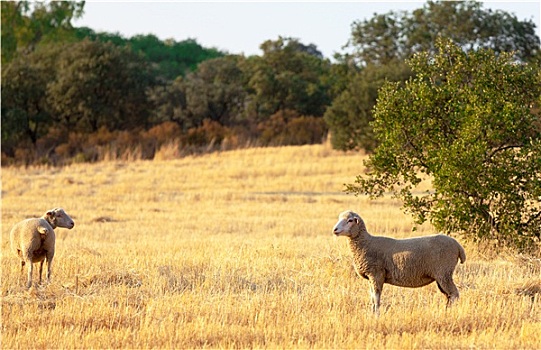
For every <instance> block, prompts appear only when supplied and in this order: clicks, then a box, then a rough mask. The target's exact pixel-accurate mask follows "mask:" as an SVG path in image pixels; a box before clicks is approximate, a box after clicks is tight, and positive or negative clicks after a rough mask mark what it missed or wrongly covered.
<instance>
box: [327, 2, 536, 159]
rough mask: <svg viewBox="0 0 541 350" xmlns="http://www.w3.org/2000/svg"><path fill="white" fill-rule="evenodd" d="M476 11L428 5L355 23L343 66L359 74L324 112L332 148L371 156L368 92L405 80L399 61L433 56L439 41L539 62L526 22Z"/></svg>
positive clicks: (372, 98)
mask: <svg viewBox="0 0 541 350" xmlns="http://www.w3.org/2000/svg"><path fill="white" fill-rule="evenodd" d="M482 6H483V4H482V3H481V2H474V1H441V2H434V1H428V2H427V3H426V4H425V5H424V6H423V7H422V8H420V9H417V10H415V11H413V12H412V13H410V12H389V13H387V14H381V15H375V16H374V17H373V18H371V19H369V20H364V21H359V22H355V23H354V24H353V27H352V35H351V39H350V43H349V44H350V46H351V47H353V48H354V51H355V52H354V53H353V54H352V55H351V57H350V58H349V61H350V62H351V61H354V62H355V63H356V64H357V65H358V67H359V69H360V70H361V72H360V73H357V74H355V75H352V77H353V78H352V79H350V81H349V84H347V85H346V87H345V89H344V90H343V92H342V93H341V94H340V95H339V96H338V97H337V98H335V99H334V100H333V102H332V105H331V107H330V108H329V109H328V110H327V112H326V115H325V119H326V121H327V123H328V124H329V129H330V130H331V134H332V136H333V138H332V142H333V147H335V148H337V149H343V150H347V149H357V148H361V149H365V150H367V151H371V150H372V149H373V147H374V146H376V145H377V139H375V138H374V133H373V130H372V127H371V126H370V122H371V121H372V119H373V116H372V110H373V107H374V104H375V103H376V96H377V94H375V93H373V91H374V89H376V90H377V88H379V86H381V84H382V83H383V81H384V80H385V79H387V80H390V81H403V80H405V79H406V78H408V77H409V72H408V70H407V69H402V67H404V63H403V62H404V60H405V59H408V58H410V57H411V56H412V55H413V54H415V53H416V52H423V51H428V52H435V50H436V47H435V42H436V38H437V37H438V36H439V35H441V36H443V37H446V38H450V39H451V40H453V41H454V42H455V43H456V44H457V45H459V46H460V47H461V48H462V49H464V50H466V51H470V50H478V49H481V48H490V49H492V50H494V51H495V52H497V53H499V52H510V51H513V53H514V55H515V56H514V58H515V59H517V60H519V61H523V62H526V61H528V62H532V63H533V62H534V60H536V59H537V60H539V58H538V57H540V56H539V55H540V47H539V37H537V35H536V34H535V25H534V23H533V22H532V21H519V20H518V19H517V18H516V17H515V16H514V15H510V14H508V13H505V12H502V11H495V12H493V11H491V10H483V8H482Z"/></svg>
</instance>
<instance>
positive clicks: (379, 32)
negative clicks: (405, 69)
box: [350, 1, 539, 64]
mask: <svg viewBox="0 0 541 350" xmlns="http://www.w3.org/2000/svg"><path fill="white" fill-rule="evenodd" d="M482 6H483V4H482V3H481V2H478V1H438V2H435V1H428V2H427V3H426V4H425V5H424V6H423V7H422V8H420V9H417V10H415V11H413V13H409V12H389V13H387V14H382V15H376V16H374V17H373V18H371V19H369V20H364V21H359V22H355V23H354V24H353V30H352V38H351V41H350V45H351V46H353V47H354V48H355V49H356V53H357V57H358V59H359V60H360V61H361V62H362V63H363V64H369V63H374V64H388V63H389V62H391V61H393V60H397V59H398V60H404V59H407V58H409V57H411V56H412V55H413V54H414V53H416V52H422V51H427V50H428V51H431V52H433V51H434V50H435V46H434V44H435V42H436V38H437V37H438V36H442V37H446V38H449V39H451V40H453V41H454V42H456V43H457V44H458V45H460V46H461V47H462V48H464V49H467V50H477V49H480V48H490V49H492V50H494V51H495V52H510V51H513V52H515V54H516V58H517V59H520V60H523V61H528V60H529V59H531V58H532V57H533V56H535V55H536V54H537V52H538V51H539V37H538V36H537V35H536V30H535V24H534V23H533V22H532V21H531V20H530V21H519V20H518V19H517V18H516V16H514V15H510V14H508V13H505V12H501V11H495V12H493V11H491V10H488V11H486V10H483V9H482Z"/></svg>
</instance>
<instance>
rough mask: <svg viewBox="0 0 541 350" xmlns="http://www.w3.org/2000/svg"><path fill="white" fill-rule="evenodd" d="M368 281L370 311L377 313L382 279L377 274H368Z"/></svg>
mask: <svg viewBox="0 0 541 350" xmlns="http://www.w3.org/2000/svg"><path fill="white" fill-rule="evenodd" d="M368 280H369V282H370V299H371V300H372V311H373V312H374V313H375V314H378V315H379V304H380V298H381V291H382V290H383V282H382V281H383V280H382V279H381V278H378V277H377V276H369V278H368Z"/></svg>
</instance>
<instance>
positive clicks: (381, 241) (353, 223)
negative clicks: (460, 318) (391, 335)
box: [333, 210, 466, 314]
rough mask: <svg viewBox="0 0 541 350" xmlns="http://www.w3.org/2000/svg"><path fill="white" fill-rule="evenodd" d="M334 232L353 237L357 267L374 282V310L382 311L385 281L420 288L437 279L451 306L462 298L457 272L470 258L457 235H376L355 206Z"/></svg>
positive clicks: (400, 285) (375, 311)
mask: <svg viewBox="0 0 541 350" xmlns="http://www.w3.org/2000/svg"><path fill="white" fill-rule="evenodd" d="M333 233H334V234H335V235H336V236H346V237H349V244H350V247H351V250H352V252H353V255H354V267H355V271H356V272H357V274H358V275H359V276H361V277H363V278H365V279H368V281H369V283H370V296H371V301H372V310H373V311H374V313H376V314H378V313H379V305H380V296H381V291H382V289H383V284H384V283H388V284H392V285H394V286H399V287H410V288H418V287H423V286H426V285H428V284H430V283H432V282H434V281H436V283H437V285H438V288H439V290H440V291H441V292H442V293H443V294H444V295H445V296H446V297H447V304H446V305H447V307H449V306H450V305H451V304H452V303H453V302H454V301H455V300H456V299H458V297H459V293H458V289H457V287H456V286H455V284H454V282H453V272H454V270H455V267H456V265H457V262H458V260H459V259H460V262H461V263H464V262H465V261H466V252H465V251H464V248H462V246H461V245H460V244H459V243H458V242H457V241H456V240H455V239H453V238H451V237H449V236H446V235H441V234H440V235H433V236H426V237H415V238H409V239H393V238H389V237H383V236H372V235H370V234H369V233H368V231H367V230H366V226H365V224H364V221H363V219H362V218H361V217H360V216H359V215H358V214H357V213H354V212H353V211H351V210H348V211H344V212H342V213H341V214H340V215H339V216H338V222H337V223H336V225H335V226H334V228H333Z"/></svg>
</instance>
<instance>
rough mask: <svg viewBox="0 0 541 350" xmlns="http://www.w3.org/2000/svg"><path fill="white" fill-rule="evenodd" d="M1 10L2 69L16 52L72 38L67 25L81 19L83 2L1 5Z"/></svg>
mask: <svg viewBox="0 0 541 350" xmlns="http://www.w3.org/2000/svg"><path fill="white" fill-rule="evenodd" d="M1 6H2V65H4V64H6V63H8V62H9V61H11V60H12V59H13V57H14V55H15V54H16V52H17V51H23V52H26V53H28V52H30V51H33V50H34V49H35V48H36V47H37V46H38V44H41V43H45V44H48V43H54V42H56V43H58V42H59V41H64V40H71V39H72V38H74V31H73V27H72V24H71V21H72V20H73V19H77V18H80V17H81V16H82V15H83V9H84V1H49V2H30V1H2V5H1Z"/></svg>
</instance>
